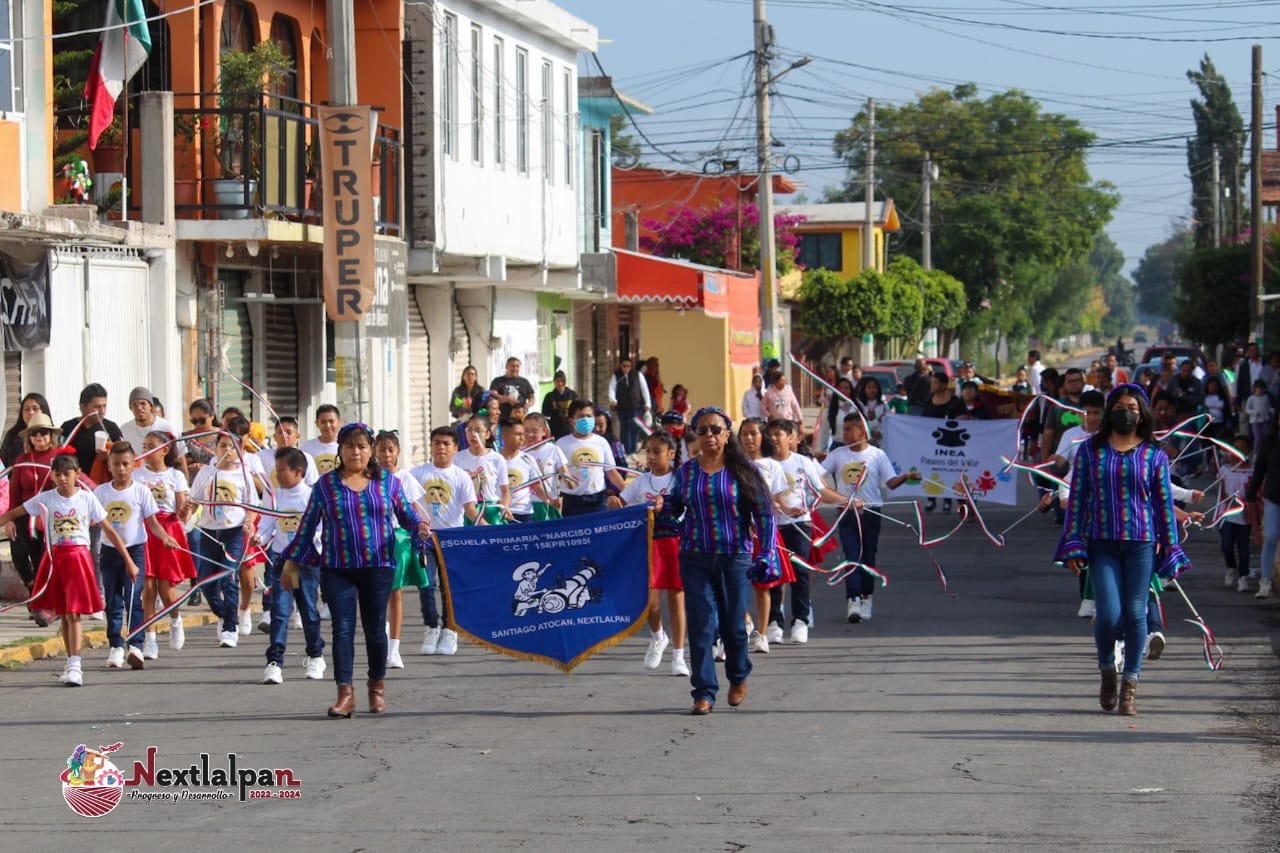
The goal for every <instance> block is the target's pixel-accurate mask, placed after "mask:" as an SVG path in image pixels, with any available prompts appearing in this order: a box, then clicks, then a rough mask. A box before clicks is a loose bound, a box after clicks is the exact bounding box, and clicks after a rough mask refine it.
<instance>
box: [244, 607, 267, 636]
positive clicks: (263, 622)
mask: <svg viewBox="0 0 1280 853" xmlns="http://www.w3.org/2000/svg"><path fill="white" fill-rule="evenodd" d="M241 630H243V629H241ZM258 630H259V631H261V632H262V633H264V634H270V633H271V611H270V610H264V611H262V618H261V619H259V620H258Z"/></svg>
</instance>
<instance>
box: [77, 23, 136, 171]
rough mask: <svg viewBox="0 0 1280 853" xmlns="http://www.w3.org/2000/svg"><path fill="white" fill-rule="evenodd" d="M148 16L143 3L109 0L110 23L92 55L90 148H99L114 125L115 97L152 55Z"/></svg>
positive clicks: (86, 86) (88, 90) (88, 96)
mask: <svg viewBox="0 0 1280 853" xmlns="http://www.w3.org/2000/svg"><path fill="white" fill-rule="evenodd" d="M146 19H147V13H146V12H145V11H144V10H143V8H142V0H107V23H106V26H105V28H104V31H103V33H102V40H101V41H99V42H98V49H97V51H95V52H94V54H93V65H92V66H91V67H90V68H89V79H88V80H86V81H85V84H84V96H85V98H86V99H87V100H88V101H90V102H91V103H92V104H93V113H92V114H91V115H90V118H89V147H90V148H97V147H98V137H99V136H101V135H102V131H104V130H106V129H107V126H108V125H109V124H111V119H112V117H113V116H114V115H115V111H116V98H118V97H120V93H121V92H122V91H123V90H124V85H125V83H127V82H128V80H129V78H130V77H132V76H133V75H134V74H137V73H138V69H139V68H141V67H142V66H143V65H144V64H145V63H146V61H147V55H148V54H149V53H151V34H150V33H149V32H147V20H146Z"/></svg>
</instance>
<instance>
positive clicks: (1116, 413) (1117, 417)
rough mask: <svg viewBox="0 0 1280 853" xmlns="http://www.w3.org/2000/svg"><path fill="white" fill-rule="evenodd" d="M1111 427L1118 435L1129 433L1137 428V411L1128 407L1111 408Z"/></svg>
mask: <svg viewBox="0 0 1280 853" xmlns="http://www.w3.org/2000/svg"><path fill="white" fill-rule="evenodd" d="M1111 428H1112V429H1113V430H1115V431H1116V432H1118V433H1120V435H1131V434H1132V433H1133V431H1134V430H1136V429H1137V428H1138V413H1137V412H1134V411H1130V410H1129V409H1112V410H1111Z"/></svg>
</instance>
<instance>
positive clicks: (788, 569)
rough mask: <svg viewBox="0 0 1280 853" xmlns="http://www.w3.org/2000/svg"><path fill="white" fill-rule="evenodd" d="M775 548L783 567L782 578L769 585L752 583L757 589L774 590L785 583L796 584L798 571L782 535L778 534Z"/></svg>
mask: <svg viewBox="0 0 1280 853" xmlns="http://www.w3.org/2000/svg"><path fill="white" fill-rule="evenodd" d="M774 548H776V549H777V552H778V564H779V565H780V566H782V577H780V578H778V579H777V580H776V581H770V582H769V583H756V582H755V581H752V582H751V585H752V586H753V587H755V588H756V589H773V588H774V587H775V586H782V585H783V584H784V583H795V581H796V570H795V567H794V566H792V565H791V554H790V553H789V552H788V551H787V549H786V548H784V547H783V545H782V534H781V533H779V534H778V538H777V540H776V541H775V542H774ZM757 556H759V555H757Z"/></svg>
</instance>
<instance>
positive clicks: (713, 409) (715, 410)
mask: <svg viewBox="0 0 1280 853" xmlns="http://www.w3.org/2000/svg"><path fill="white" fill-rule="evenodd" d="M703 415H719V416H720V417H721V418H722V419H723V420H724V425H725V426H727V427H728V428H729V429H733V419H732V418H730V417H729V415H728V413H726V412H725V410H724V409H722V408H720V407H719V406H703V407H702V408H701V409H698V411H696V412H694V413H693V417H692V418H690V419H689V423H690V424H696V423H697V422H698V419H699V418H701V417H702V416H703Z"/></svg>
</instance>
